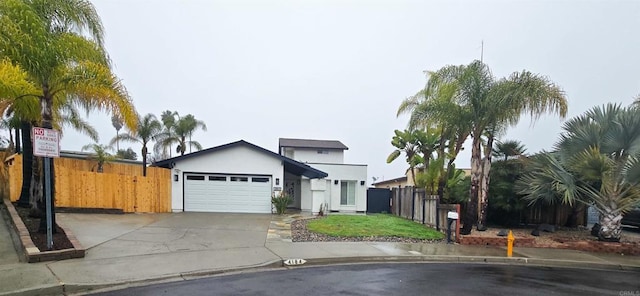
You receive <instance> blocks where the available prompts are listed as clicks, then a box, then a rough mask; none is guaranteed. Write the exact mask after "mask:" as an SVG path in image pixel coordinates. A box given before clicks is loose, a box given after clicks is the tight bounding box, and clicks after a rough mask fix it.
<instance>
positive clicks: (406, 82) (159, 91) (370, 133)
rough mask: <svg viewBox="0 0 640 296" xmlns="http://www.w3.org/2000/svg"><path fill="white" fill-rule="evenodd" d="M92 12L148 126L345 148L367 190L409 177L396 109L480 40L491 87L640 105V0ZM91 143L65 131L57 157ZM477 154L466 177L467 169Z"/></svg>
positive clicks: (224, 5)
mask: <svg viewBox="0 0 640 296" xmlns="http://www.w3.org/2000/svg"><path fill="white" fill-rule="evenodd" d="M92 2H93V3H94V4H95V6H96V8H97V10H98V13H99V14H100V16H101V17H102V21H103V23H104V26H105V30H106V46H107V49H108V51H109V54H110V56H111V58H112V60H113V63H114V69H115V72H116V73H117V75H118V76H119V77H120V78H121V79H122V80H123V82H124V84H125V85H126V86H127V88H128V90H129V92H130V94H131V96H132V98H133V100H134V103H135V105H136V108H137V110H138V112H140V113H141V114H146V113H154V114H156V115H159V114H160V112H162V111H163V110H175V111H178V112H179V113H180V114H182V115H186V114H189V113H191V114H193V115H195V117H196V118H198V119H201V120H203V121H205V123H206V124H207V127H208V131H207V132H201V131H200V132H197V133H196V134H195V135H194V140H198V141H199V142H200V143H201V144H202V145H203V146H204V147H205V148H208V147H212V146H217V145H221V144H225V143H228V142H232V141H236V140H240V139H244V140H246V141H249V142H251V143H254V144H256V145H259V146H262V147H265V148H267V149H271V150H273V151H277V145H278V138H279V137H292V138H308V139H336V140H340V141H342V142H343V143H344V144H346V145H347V146H348V147H349V148H350V149H349V150H348V151H347V152H346V155H345V161H346V162H348V163H363V164H368V165H369V180H368V181H369V182H371V176H376V177H383V178H384V179H391V178H395V177H399V176H401V175H403V174H404V171H405V169H406V164H405V162H404V160H403V159H398V160H396V162H395V163H393V164H386V162H385V159H386V157H387V155H388V154H389V153H390V152H391V151H392V150H393V147H392V146H391V145H390V140H391V137H392V135H393V130H394V129H403V128H404V127H405V126H406V123H407V118H406V117H401V118H396V117H395V114H396V110H397V107H398V105H399V104H400V102H401V101H402V99H404V98H405V97H407V96H409V95H412V94H414V93H415V92H416V91H418V90H419V89H420V88H422V87H423V86H424V84H425V77H424V75H423V71H424V70H437V69H438V68H440V67H442V66H444V65H447V64H468V63H470V62H471V61H472V60H474V59H478V58H479V57H480V44H481V41H482V40H484V61H485V62H486V63H487V64H488V65H489V66H490V67H491V69H492V70H493V72H494V74H495V75H496V76H497V77H503V76H507V75H509V74H510V73H512V72H514V71H520V70H522V69H527V70H530V71H532V72H534V73H540V74H543V75H547V76H548V77H549V78H550V79H551V80H553V81H555V82H556V83H558V84H559V85H560V86H562V87H563V89H564V90H565V91H566V94H567V96H568V99H569V116H570V117H571V116H575V115H578V114H580V113H582V112H584V111H585V110H587V109H589V108H590V107H592V106H594V105H601V104H604V103H606V102H619V103H623V104H625V105H626V104H630V103H631V102H632V101H633V98H634V96H636V95H637V94H638V93H640V75H638V74H637V71H638V69H640V39H639V38H638V32H639V29H640V2H638V1H604V0H602V1H435V2H434V1H398V0H396V1H391V0H389V1H365V0H363V1H348V0H346V1H345V0H333V1H331V0H325V1H258V0H256V1H237V0H229V1H205V0H201V1H195V0H188V1H177V0H175V1H167V0H154V1H151V0H147V1H142V0H130V1H127V0H94V1H92ZM89 120H90V121H91V122H92V124H93V125H94V126H95V127H96V128H97V129H98V131H99V132H100V136H101V141H100V142H101V143H103V144H106V143H108V142H109V140H110V139H111V138H112V137H113V136H114V135H115V129H114V128H113V127H112V126H111V121H110V115H109V114H103V113H92V114H91V115H90V116H89ZM561 122H562V121H561V120H559V119H558V118H556V117H543V118H541V119H540V120H539V121H538V122H537V123H536V124H535V125H534V126H532V125H531V124H530V122H529V121H528V120H526V118H525V117H523V120H522V122H521V123H520V125H518V126H517V127H515V128H512V129H510V131H509V132H508V134H507V135H506V136H505V137H504V139H517V140H520V141H522V142H523V143H524V144H525V145H526V147H527V148H528V151H529V152H537V151H540V150H541V149H550V148H551V145H552V144H553V143H554V142H555V140H556V139H557V136H558V133H559V132H560V126H561ZM88 143H90V139H89V138H87V137H85V136H81V135H78V134H76V133H74V132H72V131H67V132H66V134H65V136H64V139H63V141H62V149H64V150H79V149H80V147H82V146H83V145H85V144H88ZM120 146H121V148H123V147H124V148H126V147H129V146H131V147H132V148H133V149H135V150H136V151H139V150H140V147H139V146H136V145H129V144H121V145H120ZM469 150H470V149H467V151H464V152H463V153H462V154H461V155H460V156H459V159H458V161H457V164H458V167H459V168H464V167H469V158H470V153H469ZM138 154H140V153H139V152H138Z"/></svg>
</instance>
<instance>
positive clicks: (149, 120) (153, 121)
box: [110, 113, 162, 176]
mask: <svg viewBox="0 0 640 296" xmlns="http://www.w3.org/2000/svg"><path fill="white" fill-rule="evenodd" d="M161 132H162V124H161V123H160V121H158V119H157V118H156V116H155V115H153V114H151V113H149V114H147V115H145V116H144V117H142V118H141V119H140V122H138V129H137V130H136V131H134V132H129V133H126V134H119V135H117V136H116V137H115V138H113V139H112V140H111V143H110V145H113V143H114V142H115V143H117V142H118V141H126V142H133V143H140V144H141V145H142V150H141V151H140V152H141V153H142V175H143V176H147V152H148V148H147V144H149V142H151V141H152V140H153V139H155V138H156V137H157V136H158V135H159V134H160V133H161Z"/></svg>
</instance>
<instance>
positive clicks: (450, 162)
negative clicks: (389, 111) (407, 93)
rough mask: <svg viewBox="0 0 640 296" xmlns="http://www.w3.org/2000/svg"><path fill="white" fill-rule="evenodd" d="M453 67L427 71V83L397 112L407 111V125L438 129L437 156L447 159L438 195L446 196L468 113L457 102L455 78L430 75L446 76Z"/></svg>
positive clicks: (465, 135) (464, 136) (467, 126)
mask: <svg viewBox="0 0 640 296" xmlns="http://www.w3.org/2000/svg"><path fill="white" fill-rule="evenodd" d="M452 69H454V67H453V66H449V67H445V68H442V69H440V70H438V71H437V72H432V71H426V72H425V73H426V74H427V84H426V86H425V87H424V88H423V89H421V90H420V91H418V92H417V93H416V94H415V95H413V96H411V97H408V98H406V99H405V100H403V101H402V103H401V104H400V107H399V108H398V112H397V116H400V115H403V114H409V115H410V118H409V124H408V126H409V128H410V129H424V130H426V131H429V130H432V131H433V130H435V131H439V133H440V134H439V142H438V144H437V149H436V153H437V158H438V159H443V160H446V163H445V165H444V166H443V167H442V168H441V169H440V173H439V180H438V190H437V192H438V196H439V198H440V199H441V200H444V198H445V190H446V189H447V188H449V187H450V186H448V184H449V181H448V180H449V179H450V178H452V177H453V176H455V174H456V169H455V165H454V162H455V160H456V158H457V156H458V154H459V153H460V151H462V149H463V145H464V143H465V141H466V139H467V138H468V137H469V130H470V119H469V118H470V116H471V115H470V114H469V110H468V108H466V107H465V106H461V105H459V104H457V103H456V98H455V96H454V95H455V94H456V88H457V84H456V83H455V81H453V80H451V81H445V80H444V79H436V80H434V79H431V77H432V76H433V77H446V76H447V73H448V72H450V71H452Z"/></svg>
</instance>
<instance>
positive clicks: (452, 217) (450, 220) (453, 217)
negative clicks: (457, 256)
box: [447, 211, 458, 244]
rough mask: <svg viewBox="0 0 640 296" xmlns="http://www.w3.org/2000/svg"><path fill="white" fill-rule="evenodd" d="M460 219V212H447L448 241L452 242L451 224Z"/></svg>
mask: <svg viewBox="0 0 640 296" xmlns="http://www.w3.org/2000/svg"><path fill="white" fill-rule="evenodd" d="M456 220H458V212H453V211H451V212H447V243H448V244H450V243H451V224H453V221H456Z"/></svg>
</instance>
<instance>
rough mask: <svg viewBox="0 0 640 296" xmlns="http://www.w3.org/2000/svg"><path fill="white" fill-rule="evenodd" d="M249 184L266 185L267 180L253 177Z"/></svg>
mask: <svg viewBox="0 0 640 296" xmlns="http://www.w3.org/2000/svg"><path fill="white" fill-rule="evenodd" d="M251 182H260V183H267V182H269V178H257V177H253V178H251Z"/></svg>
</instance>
